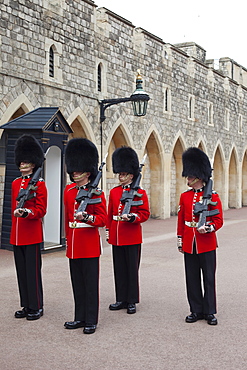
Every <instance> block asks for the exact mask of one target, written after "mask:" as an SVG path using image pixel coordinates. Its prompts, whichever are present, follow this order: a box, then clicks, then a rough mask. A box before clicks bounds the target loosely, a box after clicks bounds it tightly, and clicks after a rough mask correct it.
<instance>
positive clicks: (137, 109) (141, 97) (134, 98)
mask: <svg viewBox="0 0 247 370" xmlns="http://www.w3.org/2000/svg"><path fill="white" fill-rule="evenodd" d="M142 82H143V81H142V77H141V75H140V72H139V71H138V74H137V77H136V90H135V91H134V92H133V94H132V95H131V96H130V97H129V98H117V99H103V100H100V101H99V104H100V123H101V125H100V126H101V128H100V130H101V159H102V151H103V149H102V148H103V129H102V123H103V122H104V120H105V118H106V117H105V110H106V109H107V108H108V107H110V106H111V105H115V104H119V103H126V102H129V101H131V102H132V107H133V112H134V116H138V117H141V116H145V115H146V112H147V105H148V101H149V100H150V97H149V95H148V94H147V93H146V92H145V91H144V90H143V87H142Z"/></svg>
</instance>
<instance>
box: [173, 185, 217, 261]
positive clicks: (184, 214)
mask: <svg viewBox="0 0 247 370" xmlns="http://www.w3.org/2000/svg"><path fill="white" fill-rule="evenodd" d="M202 196H203V189H200V190H199V191H194V190H193V189H191V190H188V191H186V192H184V193H182V194H181V196H180V203H179V210H178V223H177V235H178V236H181V237H182V243H183V245H182V249H183V251H184V252H187V253H191V254H192V253H193V242H194V240H195V242H196V252H197V253H204V252H209V251H212V250H215V249H216V248H217V239H216V233H215V231H217V230H218V229H220V228H221V227H222V225H223V213H222V205H221V201H220V198H219V196H218V194H217V193H215V192H213V194H212V201H213V202H217V205H215V206H213V205H209V206H208V210H212V209H218V210H219V212H220V213H219V214H218V215H215V216H210V217H207V223H208V224H209V225H213V226H214V229H215V231H213V232H210V233H206V234H200V233H199V232H198V231H197V229H196V227H190V226H187V225H185V221H187V222H191V221H194V222H198V220H199V216H195V215H194V213H193V211H194V205H195V203H196V202H198V201H200V200H201V199H202Z"/></svg>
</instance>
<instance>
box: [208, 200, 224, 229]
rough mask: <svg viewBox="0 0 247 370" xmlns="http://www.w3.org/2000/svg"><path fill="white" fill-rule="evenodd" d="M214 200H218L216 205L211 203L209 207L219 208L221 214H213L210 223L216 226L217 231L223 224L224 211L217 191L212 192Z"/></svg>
mask: <svg viewBox="0 0 247 370" xmlns="http://www.w3.org/2000/svg"><path fill="white" fill-rule="evenodd" d="M212 202H216V205H209V207H208V209H209V210H212V209H218V210H219V214H218V215H215V216H211V221H210V222H209V224H210V225H213V226H214V229H215V231H217V230H219V229H220V228H221V227H222V226H223V211H222V203H221V200H220V197H219V195H218V194H217V193H213V194H212Z"/></svg>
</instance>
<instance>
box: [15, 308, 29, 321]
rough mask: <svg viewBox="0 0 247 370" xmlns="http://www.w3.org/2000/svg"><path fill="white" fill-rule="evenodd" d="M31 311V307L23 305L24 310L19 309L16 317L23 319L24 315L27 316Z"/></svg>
mask: <svg viewBox="0 0 247 370" xmlns="http://www.w3.org/2000/svg"><path fill="white" fill-rule="evenodd" d="M29 311H30V310H29V308H27V307H23V309H22V310H19V311H16V312H15V317H16V318H17V319H22V318H23V317H27V314H28V312H29Z"/></svg>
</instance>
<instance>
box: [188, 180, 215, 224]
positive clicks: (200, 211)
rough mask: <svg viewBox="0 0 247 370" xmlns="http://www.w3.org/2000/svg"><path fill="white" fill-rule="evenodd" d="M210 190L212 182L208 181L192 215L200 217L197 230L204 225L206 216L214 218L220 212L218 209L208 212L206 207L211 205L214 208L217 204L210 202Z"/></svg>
mask: <svg viewBox="0 0 247 370" xmlns="http://www.w3.org/2000/svg"><path fill="white" fill-rule="evenodd" d="M212 189H213V181H212V180H211V179H209V180H208V182H207V184H206V186H205V188H204V193H203V197H202V201H200V202H197V203H196V204H195V208H194V214H195V215H200V216H199V221H198V226H197V229H199V228H200V227H201V226H203V225H205V224H206V217H208V216H215V215H218V214H219V213H220V212H219V210H218V209H212V210H211V211H209V210H208V206H209V205H210V204H211V205H213V206H216V204H217V202H212V200H211V197H212Z"/></svg>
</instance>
